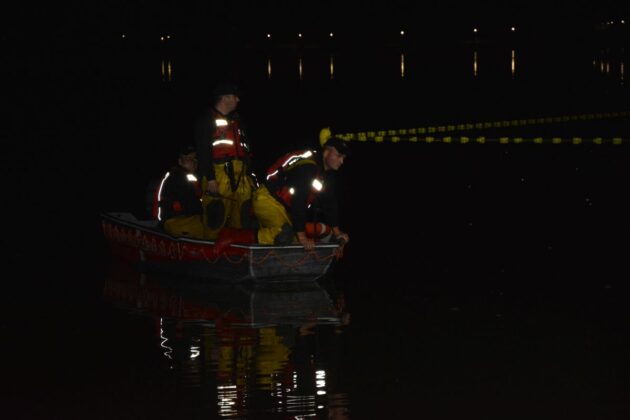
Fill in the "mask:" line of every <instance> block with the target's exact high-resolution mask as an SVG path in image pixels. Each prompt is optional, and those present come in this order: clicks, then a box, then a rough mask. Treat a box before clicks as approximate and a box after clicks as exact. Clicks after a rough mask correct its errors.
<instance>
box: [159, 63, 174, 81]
mask: <svg viewBox="0 0 630 420" xmlns="http://www.w3.org/2000/svg"><path fill="white" fill-rule="evenodd" d="M161 67H162V81H163V82H170V81H172V80H173V66H172V64H171V60H170V59H163V60H162V66H161Z"/></svg>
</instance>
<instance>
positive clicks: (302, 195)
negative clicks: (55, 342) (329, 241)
mask: <svg viewBox="0 0 630 420" xmlns="http://www.w3.org/2000/svg"><path fill="white" fill-rule="evenodd" d="M332 172H333V171H326V172H325V171H324V169H323V165H322V163H321V161H320V159H319V156H317V154H316V152H314V151H311V150H300V151H296V152H291V153H287V154H286V155H284V156H282V157H281V158H280V159H278V160H277V161H276V162H275V163H274V164H273V165H271V166H270V167H269V169H267V173H266V180H265V184H266V186H267V189H268V190H269V192H270V193H271V194H272V195H273V196H274V197H275V198H276V199H277V200H278V201H280V202H281V203H282V204H284V206H285V207H286V208H287V209H288V210H289V213H290V215H291V219H292V222H293V228H294V229H295V231H296V232H304V231H305V224H306V221H307V219H308V213H309V208H310V207H311V205H312V204H313V203H315V202H316V201H317V203H318V207H320V208H321V209H322V210H323V211H324V213H325V214H326V219H327V221H328V223H329V224H331V225H332V226H337V202H336V199H335V197H334V193H333V191H332V188H331V186H332V185H333V182H332Z"/></svg>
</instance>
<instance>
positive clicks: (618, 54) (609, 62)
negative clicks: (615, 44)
mask: <svg viewBox="0 0 630 420" xmlns="http://www.w3.org/2000/svg"><path fill="white" fill-rule="evenodd" d="M593 68H594V69H595V71H596V72H597V73H599V74H601V75H603V76H606V77H610V78H613V79H618V81H619V84H620V85H621V86H623V85H624V82H625V53H624V50H623V49H621V50H620V51H610V50H602V51H600V52H599V53H598V54H596V55H595V58H594V59H593Z"/></svg>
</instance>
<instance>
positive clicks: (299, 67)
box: [298, 56, 303, 80]
mask: <svg viewBox="0 0 630 420" xmlns="http://www.w3.org/2000/svg"><path fill="white" fill-rule="evenodd" d="M298 75H299V77H300V80H302V77H303V70H302V57H301V56H300V57H298Z"/></svg>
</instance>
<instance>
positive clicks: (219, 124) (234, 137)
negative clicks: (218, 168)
mask: <svg viewBox="0 0 630 420" xmlns="http://www.w3.org/2000/svg"><path fill="white" fill-rule="evenodd" d="M212 117H213V118H214V120H213V124H214V131H213V132H212V159H213V160H215V161H221V160H226V159H242V158H244V157H246V156H248V155H249V144H248V143H247V140H246V139H245V136H244V135H243V131H242V130H241V127H240V125H239V121H238V119H230V118H228V117H226V116H224V115H221V114H220V113H219V112H217V111H216V110H213V111H212Z"/></svg>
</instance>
